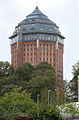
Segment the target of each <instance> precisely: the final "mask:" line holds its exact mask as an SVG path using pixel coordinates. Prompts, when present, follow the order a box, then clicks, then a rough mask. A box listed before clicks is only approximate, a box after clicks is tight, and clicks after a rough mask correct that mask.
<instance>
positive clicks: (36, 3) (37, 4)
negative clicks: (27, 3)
mask: <svg viewBox="0 0 79 120" xmlns="http://www.w3.org/2000/svg"><path fill="white" fill-rule="evenodd" d="M36 9H38V0H37V2H36Z"/></svg>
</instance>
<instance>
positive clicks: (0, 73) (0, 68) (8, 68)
mask: <svg viewBox="0 0 79 120" xmlns="http://www.w3.org/2000/svg"><path fill="white" fill-rule="evenodd" d="M13 72H14V68H13V66H12V65H10V63H9V62H2V61H0V79H2V78H3V77H8V76H9V75H12V74H13Z"/></svg>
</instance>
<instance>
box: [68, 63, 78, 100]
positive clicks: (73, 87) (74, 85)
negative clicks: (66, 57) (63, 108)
mask: <svg viewBox="0 0 79 120" xmlns="http://www.w3.org/2000/svg"><path fill="white" fill-rule="evenodd" d="M72 73H73V78H72V80H70V82H69V89H70V92H71V99H72V100H73V101H78V75H79V61H78V62H77V63H76V64H75V65H74V66H73V72H72Z"/></svg>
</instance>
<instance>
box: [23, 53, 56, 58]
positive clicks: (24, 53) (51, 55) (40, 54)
mask: <svg viewBox="0 0 79 120" xmlns="http://www.w3.org/2000/svg"><path fill="white" fill-rule="evenodd" d="M29 55H31V56H32V55H33V53H27V56H29ZM34 55H36V52H35V53H34ZM41 55H42V54H41V53H40V56H41ZM24 56H25V53H24ZM43 56H45V53H43ZM46 56H52V53H50V54H48V53H46ZM53 56H54V57H55V53H53Z"/></svg>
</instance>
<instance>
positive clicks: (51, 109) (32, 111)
mask: <svg viewBox="0 0 79 120" xmlns="http://www.w3.org/2000/svg"><path fill="white" fill-rule="evenodd" d="M78 75H79V62H78V63H77V64H76V65H74V66H73V79H72V80H70V82H69V83H68V82H67V81H64V82H63V90H62V91H56V89H55V88H56V74H55V70H54V68H53V67H52V66H51V65H50V64H48V63H47V62H42V63H40V64H39V65H37V66H35V67H34V66H32V65H31V64H30V63H25V64H24V65H21V66H20V67H18V68H17V69H14V68H13V66H12V65H10V64H9V63H8V62H0V116H1V117H4V118H6V120H11V119H12V120H13V119H14V120H15V118H16V117H17V114H24V113H25V114H28V115H30V116H31V117H32V118H35V119H36V118H38V119H40V120H42V119H45V118H46V119H51V120H62V119H63V118H62V116H61V114H60V111H59V110H58V108H57V106H58V105H60V103H61V104H63V103H69V102H71V101H73V102H74V101H77V99H78V95H77V91H78V87H77V79H78ZM49 90H51V91H50V93H49V95H50V97H49V104H48V91H49ZM69 107H70V106H69ZM72 107H73V106H71V107H70V108H69V110H70V111H71V108H72ZM74 109H75V108H74ZM66 112H68V111H66ZM73 114H74V112H73Z"/></svg>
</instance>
